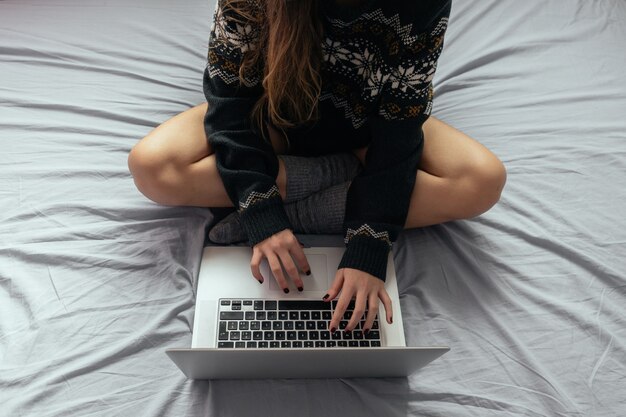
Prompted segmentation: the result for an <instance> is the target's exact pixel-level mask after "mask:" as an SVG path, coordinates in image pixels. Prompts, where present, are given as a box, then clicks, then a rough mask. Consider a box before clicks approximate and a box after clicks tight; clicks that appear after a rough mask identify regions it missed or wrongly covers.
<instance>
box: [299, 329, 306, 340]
mask: <svg viewBox="0 0 626 417" xmlns="http://www.w3.org/2000/svg"><path fill="white" fill-rule="evenodd" d="M308 336H309V335H308V334H307V332H306V330H301V331H299V332H298V340H307V339H308V338H309V337H308Z"/></svg>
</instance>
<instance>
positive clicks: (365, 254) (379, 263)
mask: <svg viewBox="0 0 626 417" xmlns="http://www.w3.org/2000/svg"><path fill="white" fill-rule="evenodd" d="M389 249H390V246H389V244H388V243H387V242H385V241H384V240H381V239H377V238H374V237H370V236H354V237H352V238H351V239H350V241H349V242H348V244H347V245H346V251H345V252H344V254H343V258H341V262H340V263H339V268H338V269H341V268H353V269H358V270H360V271H363V272H367V273H368V274H371V275H373V276H375V277H376V278H378V279H380V280H382V281H385V279H386V278H387V259H388V256H389Z"/></svg>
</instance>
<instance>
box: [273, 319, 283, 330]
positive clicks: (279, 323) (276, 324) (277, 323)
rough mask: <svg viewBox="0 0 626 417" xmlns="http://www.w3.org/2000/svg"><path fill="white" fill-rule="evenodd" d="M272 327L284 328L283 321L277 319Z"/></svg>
mask: <svg viewBox="0 0 626 417" xmlns="http://www.w3.org/2000/svg"><path fill="white" fill-rule="evenodd" d="M272 329H274V330H282V329H283V322H282V321H275V322H273V324H272Z"/></svg>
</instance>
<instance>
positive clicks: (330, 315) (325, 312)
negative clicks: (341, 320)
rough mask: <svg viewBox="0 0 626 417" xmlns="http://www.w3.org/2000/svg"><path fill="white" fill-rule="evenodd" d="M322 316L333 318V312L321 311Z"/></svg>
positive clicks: (325, 318) (328, 318) (326, 318)
mask: <svg viewBox="0 0 626 417" xmlns="http://www.w3.org/2000/svg"><path fill="white" fill-rule="evenodd" d="M322 318H323V319H324V320H330V319H332V318H333V314H332V313H331V312H330V311H322Z"/></svg>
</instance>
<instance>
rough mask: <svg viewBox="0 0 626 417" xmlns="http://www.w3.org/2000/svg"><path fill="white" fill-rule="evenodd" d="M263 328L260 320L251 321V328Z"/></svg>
mask: <svg viewBox="0 0 626 417" xmlns="http://www.w3.org/2000/svg"><path fill="white" fill-rule="evenodd" d="M260 328H261V322H260V321H251V322H250V330H259V329H260Z"/></svg>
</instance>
